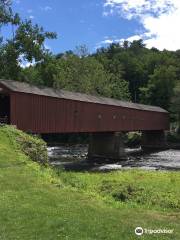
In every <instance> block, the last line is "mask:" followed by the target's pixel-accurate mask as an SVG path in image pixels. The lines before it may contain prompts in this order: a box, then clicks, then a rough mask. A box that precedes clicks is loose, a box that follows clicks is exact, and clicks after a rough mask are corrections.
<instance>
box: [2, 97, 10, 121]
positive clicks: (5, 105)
mask: <svg viewBox="0 0 180 240" xmlns="http://www.w3.org/2000/svg"><path fill="white" fill-rule="evenodd" d="M0 123H5V124H8V123H10V96H8V95H5V94H0Z"/></svg>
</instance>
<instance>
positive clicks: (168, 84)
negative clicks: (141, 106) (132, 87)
mask: <svg viewBox="0 0 180 240" xmlns="http://www.w3.org/2000/svg"><path fill="white" fill-rule="evenodd" d="M176 80H177V75H176V68H175V67H174V66H160V67H158V68H156V69H155V70H154V73H153V74H152V75H150V76H149V82H148V84H147V86H146V87H143V88H140V91H141V100H142V102H143V103H146V104H151V105H156V106H160V107H163V108H165V109H167V110H169V109H170V102H171V98H172V96H173V89H174V86H175V82H176Z"/></svg>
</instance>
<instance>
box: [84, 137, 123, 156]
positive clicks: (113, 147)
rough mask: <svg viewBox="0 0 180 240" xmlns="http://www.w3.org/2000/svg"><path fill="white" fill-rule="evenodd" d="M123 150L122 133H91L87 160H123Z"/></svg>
mask: <svg viewBox="0 0 180 240" xmlns="http://www.w3.org/2000/svg"><path fill="white" fill-rule="evenodd" d="M125 156H126V155H125V150H124V144H123V139H122V133H93V134H91V138H90V143H89V149H88V159H89V160H91V159H97V158H102V159H105V158H106V159H114V160H116V159H117V160H118V159H124V158H125Z"/></svg>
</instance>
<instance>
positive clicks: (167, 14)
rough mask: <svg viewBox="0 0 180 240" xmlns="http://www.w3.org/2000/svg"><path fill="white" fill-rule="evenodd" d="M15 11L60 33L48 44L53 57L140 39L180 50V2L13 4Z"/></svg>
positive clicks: (42, 0)
mask: <svg viewBox="0 0 180 240" xmlns="http://www.w3.org/2000/svg"><path fill="white" fill-rule="evenodd" d="M13 8H14V10H15V11H17V12H19V13H20V15H21V16H22V17H24V18H25V17H26V18H30V19H32V21H33V22H36V23H38V24H40V25H42V26H44V28H45V30H48V31H55V32H57V34H58V39H57V40H51V41H47V42H46V46H47V48H50V49H51V50H52V51H53V52H54V53H59V52H63V51H66V50H70V49H72V50H73V49H74V48H75V47H76V46H78V45H81V44H86V45H87V46H88V48H89V50H90V51H95V49H96V48H97V47H101V46H106V45H107V44H109V43H112V42H120V41H122V40H124V39H128V40H133V39H139V38H142V39H144V41H145V43H146V44H147V47H156V48H158V49H160V50H162V49H164V48H166V49H168V50H177V49H180V32H179V23H180V0H148V1H147V0H31V1H29V0H14V4H13ZM6 34H7V32H6Z"/></svg>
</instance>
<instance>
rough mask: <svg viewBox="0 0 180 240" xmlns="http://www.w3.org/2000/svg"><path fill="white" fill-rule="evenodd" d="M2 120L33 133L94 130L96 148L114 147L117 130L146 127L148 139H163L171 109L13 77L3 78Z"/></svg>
mask: <svg viewBox="0 0 180 240" xmlns="http://www.w3.org/2000/svg"><path fill="white" fill-rule="evenodd" d="M0 121H1V122H6V121H7V123H9V124H12V125H16V126H17V128H19V129H21V130H24V131H31V132H33V133H82V132H84V133H93V135H92V136H93V137H92V141H91V142H92V143H91V144H90V145H91V151H96V152H98V151H100V150H98V149H101V146H102V148H104V147H105V146H106V145H107V146H106V148H107V151H109V150H108V146H109V147H110V145H112V146H111V148H112V147H113V148H114V145H117V141H119V140H117V139H119V137H117V135H118V134H117V133H118V132H122V131H143V132H144V133H146V142H147V141H148V139H153V141H155V136H158V137H156V138H157V139H158V138H160V139H162V136H163V131H164V130H168V129H169V115H168V112H167V111H165V110H164V109H162V108H160V107H155V106H147V105H142V104H135V103H131V102H124V101H120V100H115V99H110V98H103V97H99V96H91V95H87V94H82V93H75V92H68V91H63V90H56V89H52V88H45V87H37V86H33V85H30V84H27V83H22V82H18V81H12V80H0ZM114 133H116V134H114ZM147 136H149V137H147ZM110 142H111V144H109V143H110ZM151 144H152V140H151ZM95 145H96V146H97V145H98V149H96V150H95V148H94V146H95ZM118 145H119V144H118ZM92 149H93V150H92ZM118 149H119V148H118ZM117 151H119V150H117V149H116V152H117ZM109 152H110V151H109ZM99 154H100V152H99ZM97 155H98V153H97Z"/></svg>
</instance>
